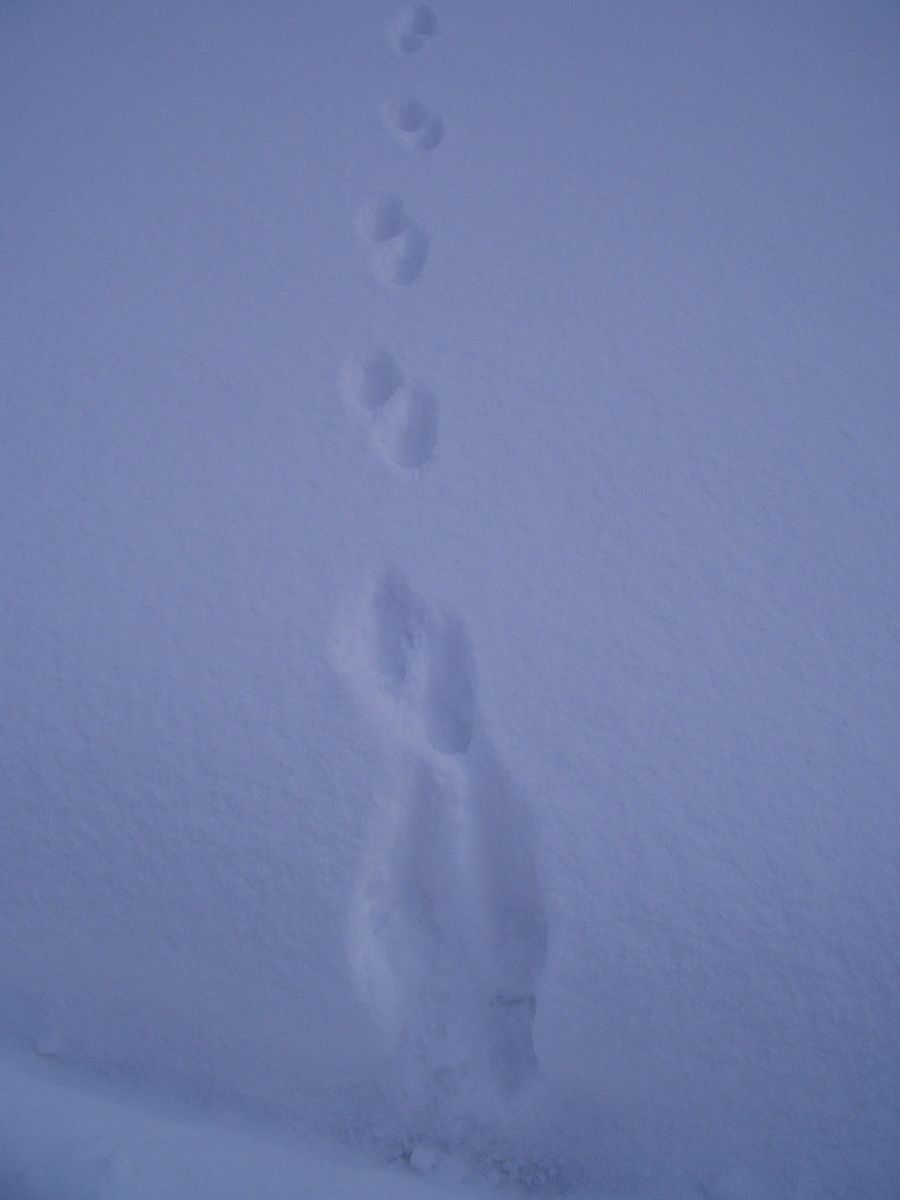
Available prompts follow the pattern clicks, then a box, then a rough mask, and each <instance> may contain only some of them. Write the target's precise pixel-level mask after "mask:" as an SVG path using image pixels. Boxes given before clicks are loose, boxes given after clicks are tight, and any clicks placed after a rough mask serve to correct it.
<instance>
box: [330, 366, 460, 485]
mask: <svg viewBox="0 0 900 1200" xmlns="http://www.w3.org/2000/svg"><path fill="white" fill-rule="evenodd" d="M341 390H342V392H343V395H344V399H345V401H346V402H347V403H348V405H349V406H350V407H351V408H354V409H356V410H357V411H359V412H361V413H362V414H363V416H364V417H365V418H366V419H367V420H368V421H369V430H370V438H371V441H372V445H373V446H374V448H375V450H376V451H377V452H378V453H379V454H380V455H381V456H382V458H384V460H385V461H386V462H388V463H391V464H392V465H393V466H395V467H399V468H401V469H403V470H407V471H408V470H414V469H415V468H416V467H422V466H424V465H425V463H426V462H428V460H429V459H430V458H431V456H432V454H433V453H434V447H435V443H436V442H437V431H438V406H437V401H436V400H435V398H434V396H433V395H432V394H431V392H430V391H429V389H428V388H427V387H425V386H424V385H423V384H420V383H417V382H416V381H415V380H411V379H407V378H406V376H405V375H404V372H403V371H402V370H401V368H400V365H399V363H398V362H397V360H396V359H395V358H394V356H393V355H392V354H391V353H389V351H387V350H383V349H378V350H373V351H370V352H369V353H366V354H357V355H354V356H353V357H352V358H350V359H349V360H348V361H347V362H346V363H345V364H344V368H343V371H342V374H341Z"/></svg>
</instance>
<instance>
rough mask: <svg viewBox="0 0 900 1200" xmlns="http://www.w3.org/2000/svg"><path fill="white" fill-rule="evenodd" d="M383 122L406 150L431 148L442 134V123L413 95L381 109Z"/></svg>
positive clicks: (438, 142) (392, 102) (440, 138)
mask: <svg viewBox="0 0 900 1200" xmlns="http://www.w3.org/2000/svg"><path fill="white" fill-rule="evenodd" d="M383 114H384V120H385V124H386V125H387V127H388V129H389V130H390V131H391V133H392V134H393V136H394V137H395V138H396V139H397V141H398V142H399V143H400V145H401V146H405V147H406V148H407V149H408V150H433V149H434V148H435V146H437V145H439V144H440V142H441V140H442V138H443V136H444V123H443V121H442V120H441V118H440V117H439V116H438V115H437V113H433V112H431V111H429V109H427V108H426V107H425V105H424V104H423V103H422V101H421V100H417V99H416V98H415V97H414V96H409V97H407V98H406V99H405V100H395V101H391V102H390V103H389V104H386V105H385V106H384V109H383Z"/></svg>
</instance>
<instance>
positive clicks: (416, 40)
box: [388, 4, 438, 56]
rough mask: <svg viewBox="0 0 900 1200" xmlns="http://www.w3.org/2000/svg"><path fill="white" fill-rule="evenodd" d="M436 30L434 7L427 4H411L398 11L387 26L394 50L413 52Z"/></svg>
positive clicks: (405, 52)
mask: <svg viewBox="0 0 900 1200" xmlns="http://www.w3.org/2000/svg"><path fill="white" fill-rule="evenodd" d="M437 31H438V21H437V17H436V16H435V13H434V9H433V8H430V7H429V6H428V5H427V4H411V5H410V6H409V7H408V8H405V9H403V11H402V12H400V13H398V14H397V16H396V17H395V18H394V20H393V21H392V22H391V24H390V26H389V28H388V37H389V38H390V42H391V45H392V46H393V47H394V49H395V50H396V52H397V53H398V54H401V55H404V56H406V55H408V54H415V53H416V51H417V50H421V49H422V47H423V46H425V45H426V44H427V43H428V41H429V39H430V38H432V37H434V35H435V34H436V33H437Z"/></svg>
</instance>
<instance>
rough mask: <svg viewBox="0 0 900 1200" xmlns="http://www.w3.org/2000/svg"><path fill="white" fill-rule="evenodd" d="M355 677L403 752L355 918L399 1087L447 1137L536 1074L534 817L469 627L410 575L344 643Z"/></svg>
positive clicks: (538, 905)
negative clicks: (506, 752) (502, 743)
mask: <svg viewBox="0 0 900 1200" xmlns="http://www.w3.org/2000/svg"><path fill="white" fill-rule="evenodd" d="M338 653H339V661H340V665H341V668H342V669H343V670H344V671H345V672H346V673H347V674H348V675H349V676H350V678H351V681H352V682H353V684H354V686H355V688H356V690H357V692H358V694H359V695H360V697H361V699H362V700H363V701H364V703H365V704H366V706H367V707H368V708H369V710H370V711H371V712H372V714H373V715H374V716H375V717H376V719H377V720H378V721H379V723H380V724H381V726H382V728H383V729H384V731H385V733H386V736H387V739H388V743H389V744H393V745H396V746H398V747H399V748H400V749H402V751H403V755H402V761H403V767H402V771H401V778H400V780H399V782H398V785H397V787H396V789H395V790H394V792H393V794H392V796H391V798H390V800H389V802H388V804H387V805H386V807H385V809H384V811H383V812H382V814H381V817H380V819H379V820H378V822H377V823H376V827H375V830H374V834H373V838H372V845H371V847H370V851H369V855H368V858H367V861H366V863H365V865H364V868H363V871H362V874H361V878H360V884H359V888H358V890H357V896H356V902H355V905H354V909H353V912H352V919H351V957H352V961H353V965H354V968H355V970H356V974H357V978H358V980H359V983H360V987H361V990H362V992H363V994H364V995H365V996H366V998H367V999H368V1000H369V1002H370V1003H371V1004H372V1006H373V1009H374V1011H375V1012H376V1014H377V1015H378V1016H379V1018H380V1020H381V1022H382V1025H383V1028H384V1030H385V1033H386V1035H387V1036H388V1038H389V1039H390V1040H391V1041H392V1043H393V1071H394V1076H395V1081H396V1083H397V1086H398V1087H399V1089H400V1091H401V1093H402V1094H403V1095H404V1096H405V1097H406V1098H407V1101H408V1102H409V1103H410V1104H412V1105H413V1107H414V1108H415V1109H416V1110H417V1112H418V1116H419V1117H420V1118H422V1119H424V1120H426V1122H427V1121H429V1120H433V1122H434V1124H435V1129H436V1130H439V1129H440V1128H441V1123H442V1121H443V1120H444V1118H445V1117H446V1116H447V1115H448V1114H455V1115H457V1116H460V1115H462V1116H465V1115H466V1113H470V1114H475V1113H479V1112H481V1113H483V1112H484V1111H485V1106H488V1107H491V1106H496V1104H497V1103H500V1104H502V1103H504V1102H505V1101H507V1100H509V1099H510V1098H511V1097H512V1096H514V1095H515V1094H517V1093H518V1092H520V1091H521V1090H522V1089H523V1087H525V1086H526V1085H527V1084H528V1083H529V1081H530V1080H531V1079H533V1077H534V1076H535V1074H536V1071H537V1060H536V1057H535V1052H534V1045H533V1037H532V1029H533V1023H534V1017H535V1011H536V1005H537V986H538V982H539V979H540V975H541V971H542V969H543V964H544V958H545V955H546V941H547V928H546V919H545V915H544V906H543V900H542V895H541V889H540V884H539V880H538V874H537V867H536V862H535V858H536V855H535V848H534V838H533V833H532V829H531V823H530V819H529V814H528V811H527V807H526V806H525V804H524V802H523V800H522V798H521V797H520V796H519V794H518V792H517V790H516V789H515V787H514V786H513V783H512V781H511V779H510V778H509V776H508V774H507V773H506V771H505V770H504V769H503V767H502V765H501V763H500V761H499V759H498V757H497V755H496V754H495V752H494V751H493V749H492V748H491V745H490V743H489V741H488V739H487V737H486V735H485V734H484V732H483V730H480V729H479V727H478V720H477V711H476V710H477V706H476V689H475V672H474V663H473V656H472V651H471V647H470V644H469V638H468V634H467V631H466V628H465V626H464V624H463V622H462V621H460V620H459V619H458V618H455V617H453V616H450V615H448V614H442V613H438V612H434V611H432V610H431V609H430V608H429V607H428V606H426V605H425V603H424V602H423V601H422V600H421V599H420V598H419V597H418V596H417V595H416V594H415V592H413V590H412V589H411V588H410V586H409V584H408V583H407V582H406V580H405V579H404V578H403V577H402V576H401V575H399V574H398V573H397V572H396V571H392V570H388V571H385V572H384V573H383V574H382V575H381V576H380V577H379V578H378V579H376V580H375V581H374V582H373V583H372V585H371V586H370V588H369V589H368V591H367V592H366V594H365V595H364V597H363V600H362V603H361V604H360V605H359V606H358V608H357V610H356V612H355V613H354V614H353V615H352V616H351V617H350V619H349V620H348V622H347V624H346V626H345V628H344V629H343V631H342V634H341V636H340V638H339V640H338Z"/></svg>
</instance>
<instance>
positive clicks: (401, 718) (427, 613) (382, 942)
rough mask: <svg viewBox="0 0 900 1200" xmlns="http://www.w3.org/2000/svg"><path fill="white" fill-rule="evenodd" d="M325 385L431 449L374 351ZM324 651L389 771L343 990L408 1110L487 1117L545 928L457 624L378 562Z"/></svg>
mask: <svg viewBox="0 0 900 1200" xmlns="http://www.w3.org/2000/svg"><path fill="white" fill-rule="evenodd" d="M437 30H438V22H437V18H436V16H435V14H434V12H433V11H432V10H431V9H430V8H429V7H428V6H427V5H424V4H416V5H413V6H412V7H411V8H408V9H406V10H404V12H403V13H401V14H400V15H399V16H398V17H397V18H396V19H395V21H394V22H393V23H391V24H390V25H389V27H388V36H389V40H390V42H391V45H392V46H393V48H394V49H395V51H396V52H397V54H398V55H399V56H400V57H401V58H403V57H406V56H408V55H410V54H414V53H417V52H418V51H420V50H422V49H424V48H425V47H426V46H427V45H428V44H429V42H430V41H431V39H432V38H433V37H434V36H435V34H436V33H437ZM382 111H383V116H384V120H385V123H386V125H387V127H388V130H389V132H390V133H391V134H392V136H394V137H395V138H396V139H397V140H398V141H400V143H401V144H402V145H404V146H405V147H407V148H409V149H415V150H431V149H434V148H435V147H436V146H437V145H438V143H439V142H440V140H441V138H442V137H443V133H444V127H443V123H442V121H441V120H440V118H439V117H438V116H437V114H435V113H433V112H431V111H430V110H429V108H428V107H427V106H426V105H425V104H424V103H423V102H422V101H421V100H419V99H417V98H407V99H406V100H404V101H401V102H399V103H395V104H392V105H388V106H385V107H384V108H383V110H382ZM356 232H357V235H358V237H359V239H360V241H361V242H362V244H363V246H364V247H365V248H366V250H367V252H368V254H369V257H370V263H371V266H372V270H373V272H374V274H375V276H376V278H377V279H378V280H379V281H380V282H381V283H383V284H385V285H409V284H411V283H414V282H415V280H416V279H417V278H418V277H419V276H420V275H421V273H422V271H423V270H424V267H425V264H426V261H427V257H428V244H429V243H428V237H427V235H426V234H425V232H424V229H423V228H422V226H420V225H419V224H417V223H416V222H414V221H413V220H412V219H411V217H410V216H409V215H408V213H407V211H406V208H405V206H404V204H403V201H402V199H401V198H400V197H399V196H396V195H393V194H382V195H378V196H376V197H375V198H374V199H373V200H371V201H369V202H368V203H367V204H365V205H363V207H362V208H361V209H360V210H359V212H358V214H357V218H356ZM340 386H341V392H342V395H343V397H344V400H345V402H346V403H347V404H348V406H349V407H350V408H351V409H354V410H356V411H357V412H358V413H361V414H362V415H363V416H364V419H365V420H366V422H367V424H368V428H369V435H370V440H371V443H372V445H373V448H374V449H375V450H376V451H377V452H378V453H379V454H380V455H381V456H382V457H383V458H384V459H385V461H386V462H388V463H389V464H392V465H393V466H395V467H400V468H403V469H411V468H417V467H421V466H423V465H424V464H425V463H426V462H427V461H428V459H429V458H430V457H431V455H432V452H433V449H434V446H435V442H436V438H437V428H438V407H437V403H436V401H435V400H434V397H433V396H432V394H431V392H430V390H429V389H428V388H427V387H426V386H425V385H424V384H421V383H420V382H418V381H416V380H415V379H410V378H408V377H407V373H406V371H405V369H404V368H403V367H402V366H401V365H400V362H399V361H398V359H397V357H396V356H395V355H394V354H393V353H392V352H391V351H390V350H388V349H386V348H384V347H377V348H375V349H371V350H368V351H365V352H362V353H358V354H356V355H353V356H352V357H351V358H349V359H348V360H347V362H345V364H344V366H343V369H342V372H341V379H340ZM336 646H337V658H338V662H339V666H340V668H341V670H342V671H343V672H344V673H345V675H346V676H347V677H348V678H349V680H350V682H351V685H352V687H353V689H354V691H355V693H356V695H357V697H358V699H359V700H360V702H361V704H362V706H363V707H364V709H365V710H366V711H367V713H368V714H369V716H370V717H371V718H372V719H373V721H374V722H375V723H376V725H377V727H378V728H379V729H380V731H381V734H382V737H383V740H384V745H385V749H386V751H387V756H388V758H389V760H390V761H391V762H392V764H393V768H394V773H395V780H394V786H393V788H392V789H391V791H390V793H389V797H388V799H387V801H386V803H385V804H384V805H383V807H382V809H381V811H380V812H379V814H378V819H377V821H376V822H375V826H374V829H373V832H372V836H371V842H370V846H369V850H368V854H367V856H366V860H365V862H364V865H363V869H362V871H361V874H360V878H359V882H358V887H357V890H356V895H355V899H354V904H353V910H352V913H351V919H350V926H351V939H350V953H351V958H352V965H353V968H354V971H355V974H356V978H357V981H358V983H359V987H360V989H361V991H362V993H363V995H364V996H365V997H366V999H367V1000H368V1002H369V1003H370V1004H371V1006H372V1008H373V1011H374V1012H375V1013H376V1015H377V1017H378V1019H379V1021H380V1023H381V1025H382V1028H383V1030H384V1032H385V1035H386V1037H387V1038H388V1040H389V1041H390V1044H391V1047H392V1054H393V1057H392V1072H393V1084H394V1086H395V1089H396V1090H397V1092H398V1093H399V1096H400V1099H401V1103H402V1104H403V1105H404V1106H405V1107H406V1109H407V1110H408V1111H411V1112H413V1113H416V1114H417V1117H418V1119H420V1120H421V1119H422V1118H424V1119H425V1122H426V1125H427V1123H428V1121H429V1120H432V1121H433V1124H434V1128H439V1127H444V1128H446V1120H447V1118H448V1117H455V1118H461V1119H463V1120H476V1121H477V1120H480V1119H482V1118H488V1119H489V1118H490V1115H491V1114H492V1113H496V1112H497V1111H498V1105H500V1106H502V1105H504V1104H505V1103H506V1102H508V1101H509V1100H510V1098H512V1097H513V1096H515V1095H516V1094H518V1093H520V1092H521V1091H522V1089H523V1088H524V1087H525V1085H526V1084H527V1083H528V1082H529V1081H530V1080H531V1079H533V1078H534V1076H535V1074H536V1071H537V1060H536V1057H535V1051H534V1044H533V1037H532V1027H533V1022H534V1016H535V1011H536V1006H537V987H538V982H539V979H540V975H541V971H542V969H543V964H544V959H545V955H546V941H547V930H546V920H545V915H544V906H543V901H542V896H541V890H540V886H539V881H538V874H537V869H536V863H535V848H534V842H533V835H532V831H531V824H530V821H529V816H528V812H527V809H526V807H525V805H524V803H523V801H522V799H521V797H520V796H519V794H518V793H517V791H516V789H515V787H514V785H513V783H512V781H511V780H510V778H509V776H508V775H507V773H506V771H505V770H504V768H503V766H502V764H501V762H500V760H499V758H498V757H497V755H496V753H495V751H494V750H493V747H492V746H491V744H490V741H489V739H488V737H487V735H486V733H485V731H484V729H483V727H482V724H481V721H480V719H479V714H478V704H477V695H476V682H475V665H474V657H473V654H472V649H471V645H470V640H469V635H468V631H467V629H466V626H465V624H464V622H463V621H462V620H460V619H459V618H458V617H456V616H454V615H452V614H449V613H446V612H443V611H442V610H440V608H438V607H436V606H430V605H428V604H426V603H425V602H424V601H423V600H422V599H421V598H420V597H419V596H418V595H417V594H416V592H415V591H414V590H413V589H412V587H411V586H410V585H409V583H408V582H407V580H406V579H405V578H404V576H403V575H402V573H400V572H399V571H396V570H394V569H392V568H391V569H387V570H384V571H382V572H381V573H380V574H378V575H377V576H376V577H375V578H374V579H373V580H372V581H371V582H370V584H369V586H368V587H367V588H366V589H365V591H364V593H363V595H362V597H361V598H360V600H359V601H358V603H357V604H356V605H355V606H354V607H353V609H352V611H350V612H349V613H348V614H346V617H345V620H344V621H343V622H342V623H341V625H340V627H339V630H338V637H337V641H336Z"/></svg>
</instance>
